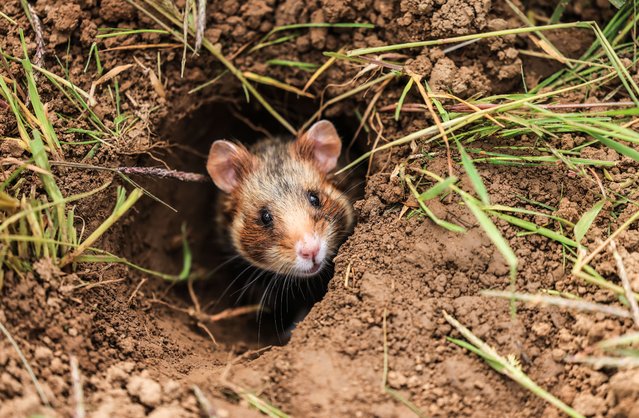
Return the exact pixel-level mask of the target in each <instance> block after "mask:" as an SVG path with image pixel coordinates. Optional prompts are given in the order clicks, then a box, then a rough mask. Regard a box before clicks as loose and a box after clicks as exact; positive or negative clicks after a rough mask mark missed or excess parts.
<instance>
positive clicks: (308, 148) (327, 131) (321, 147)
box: [295, 120, 342, 173]
mask: <svg viewBox="0 0 639 418" xmlns="http://www.w3.org/2000/svg"><path fill="white" fill-rule="evenodd" d="M295 148H296V150H297V152H298V154H299V155H300V156H302V157H305V158H310V159H312V160H313V161H315V164H316V165H317V167H318V168H319V169H320V170H321V171H323V172H325V173H328V172H329V171H331V170H332V169H334V168H335V166H336V165H337V159H338V158H339V155H340V153H341V152H342V140H341V139H340V138H339V135H338V134H337V130H336V129H335V126H333V124H332V123H331V122H329V121H327V120H320V121H319V122H315V123H314V124H313V126H311V127H310V129H309V130H308V131H306V133H304V134H303V135H302V136H301V137H300V138H299V139H298V140H297V141H295Z"/></svg>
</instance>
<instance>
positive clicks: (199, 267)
mask: <svg viewBox="0 0 639 418" xmlns="http://www.w3.org/2000/svg"><path fill="white" fill-rule="evenodd" d="M289 109H291V111H290V112H288V113H287V114H286V117H287V119H288V120H289V122H290V123H291V124H293V125H294V126H301V125H302V124H303V123H304V122H305V121H306V120H307V118H308V117H310V115H312V114H313V112H314V111H315V110H316V109H317V105H316V104H315V103H312V102H310V101H309V102H304V103H300V102H296V105H295V107H289ZM330 120H331V121H332V122H333V123H334V124H335V126H336V128H337V129H338V132H339V133H340V135H341V137H342V141H343V150H344V152H346V151H345V150H346V149H347V147H348V145H349V143H350V142H351V139H352V137H353V134H354V132H355V130H356V129H357V119H356V118H354V117H352V118H349V117H336V118H331V119H330ZM169 121H170V122H169V123H167V124H166V127H165V129H164V132H165V133H166V134H165V135H166V137H163V138H161V139H162V140H166V141H168V142H169V147H168V148H166V149H163V150H162V151H161V152H160V153H157V152H156V153H154V155H155V156H157V157H159V158H160V159H161V160H162V161H163V162H165V163H166V164H167V165H168V166H169V167H170V168H172V169H176V170H181V171H186V172H194V173H202V174H205V173H206V168H205V163H206V157H207V154H208V150H209V147H210V146H211V144H212V142H213V141H215V140H217V139H228V140H237V141H239V142H242V143H244V144H246V145H250V144H251V143H252V142H254V141H257V140H260V139H262V138H264V137H265V136H281V137H291V140H292V139H293V138H292V135H291V134H289V133H287V132H286V131H285V130H284V129H283V128H282V127H281V125H280V124H279V123H278V122H277V121H275V120H274V119H273V117H272V116H271V115H270V114H268V113H267V112H266V111H265V110H263V109H262V108H261V107H258V106H256V105H252V104H246V103H242V104H241V105H237V104H236V103H233V102H229V101H215V102H212V103H209V104H205V105H202V106H200V107H198V108H196V109H195V110H194V111H192V112H189V113H188V114H187V115H186V117H184V118H183V119H181V120H178V121H177V122H176V121H174V120H172V118H171V117H169ZM355 148H357V147H355ZM355 152H357V151H355ZM141 164H142V165H147V166H158V162H157V161H155V160H154V159H151V158H149V159H146V161H144V162H143V163H141ZM362 179H363V177H362ZM136 180H137V181H139V182H140V183H141V184H142V185H143V186H144V187H145V188H146V189H147V190H148V191H149V192H151V193H152V194H153V195H155V196H157V198H159V199H160V200H162V201H163V202H164V203H166V204H163V203H160V202H155V201H151V200H150V199H148V200H147V202H148V203H147V206H146V207H143V208H141V210H140V214H139V215H138V216H139V217H140V224H142V225H145V228H144V229H143V233H144V234H145V236H142V237H140V238H141V239H140V241H141V242H142V243H143V245H142V247H143V248H140V249H138V250H136V253H135V254H131V255H130V257H131V258H132V259H134V260H135V261H136V262H137V263H139V264H141V265H144V266H148V267H149V268H151V269H154V270H157V271H161V272H169V273H171V274H177V273H178V272H179V271H180V269H181V267H182V265H183V245H182V242H183V240H182V237H183V232H182V228H183V226H184V227H185V230H186V236H187V237H188V244H189V248H190V250H191V253H192V270H191V271H192V275H193V276H194V277H197V278H198V280H195V281H193V290H194V292H193V293H194V294H195V295H196V297H197V299H198V302H199V305H200V307H201V309H202V310H203V311H204V312H206V313H207V314H215V313H218V312H221V311H223V310H225V309H229V308H233V307H240V306H250V305H253V306H254V305H257V304H259V302H260V299H261V295H262V294H263V292H264V290H265V289H266V288H267V287H268V288H269V292H270V294H271V295H272V296H271V297H272V298H273V297H274V298H275V300H274V305H275V307H276V308H275V309H274V310H271V309H267V310H261V311H255V312H253V313H248V314H245V315H241V316H237V317H234V318H231V319H225V320H222V321H219V322H215V323H213V324H208V328H209V329H210V330H211V331H212V333H213V334H214V335H215V338H216V340H217V341H218V342H223V343H226V344H242V345H245V346H247V347H253V348H256V347H258V346H263V345H274V344H277V345H281V344H284V343H286V342H287V340H288V337H289V336H290V330H291V329H292V327H293V326H294V325H293V322H294V321H298V320H300V319H301V318H303V317H304V315H305V314H306V313H307V309H308V308H309V307H310V306H312V304H313V303H314V302H316V301H319V300H320V299H321V298H322V297H323V295H324V294H325V293H326V289H327V284H328V281H329V279H330V276H331V275H332V270H329V271H324V272H323V275H322V278H310V279H296V280H297V281H295V280H294V281H293V282H291V281H289V282H288V283H284V282H283V281H282V282H278V281H277V278H276V279H273V278H272V277H271V276H270V275H268V274H265V275H260V271H259V270H257V269H255V268H252V267H250V266H249V265H248V264H246V263H244V262H243V261H242V260H240V259H238V258H232V257H233V255H234V254H233V253H232V247H231V244H230V243H228V242H223V240H221V239H220V237H218V235H217V232H216V230H215V227H214V226H215V225H214V219H215V211H216V205H215V201H216V197H217V194H218V193H221V192H218V190H217V188H216V187H215V185H214V184H213V182H212V181H211V182H206V183H188V182H182V181H178V180H166V179H162V180H148V179H136ZM361 183H362V185H361V188H362V189H363V181H362V182H361ZM167 205H170V206H171V207H172V208H173V209H175V210H172V209H171V208H169V207H168V206H167ZM258 276H259V278H258ZM256 278H257V280H256V282H255V283H253V284H251V285H249V284H250V283H251V282H252V281H253V280H254V279H256ZM165 287H166V289H164V288H163V289H161V291H162V293H163V294H164V295H165V296H164V297H165V298H167V299H168V300H171V301H174V302H175V304H176V305H178V306H180V307H182V308H189V307H193V306H194V304H193V301H192V296H191V294H190V292H189V291H188V287H187V285H186V283H177V284H168V283H167V284H166V286H165Z"/></svg>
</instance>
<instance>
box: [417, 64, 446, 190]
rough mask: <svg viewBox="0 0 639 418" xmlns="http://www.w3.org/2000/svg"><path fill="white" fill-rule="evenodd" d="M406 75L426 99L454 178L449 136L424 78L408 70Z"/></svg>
mask: <svg viewBox="0 0 639 418" xmlns="http://www.w3.org/2000/svg"><path fill="white" fill-rule="evenodd" d="M406 73H407V74H408V75H409V76H410V77H412V78H413V80H415V85H416V86H417V90H418V91H419V93H420V94H421V96H422V99H424V103H426V106H427V107H428V112H429V113H430V115H431V116H432V117H433V121H435V125H437V129H438V130H439V133H440V135H441V137H442V139H443V140H444V144H445V145H446V161H447V162H448V176H449V177H452V176H453V174H454V173H453V159H452V157H451V155H450V144H449V143H448V135H446V130H445V129H444V126H443V125H442V121H441V119H440V118H439V115H438V114H437V112H435V108H434V107H433V101H432V100H431V98H430V97H429V95H428V93H426V89H424V85H423V84H422V76H421V75H419V74H415V73H413V72H412V71H409V70H406Z"/></svg>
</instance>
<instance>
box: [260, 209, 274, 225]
mask: <svg viewBox="0 0 639 418" xmlns="http://www.w3.org/2000/svg"><path fill="white" fill-rule="evenodd" d="M260 221H261V222H262V225H264V226H272V225H273V215H271V212H269V210H268V209H266V208H263V209H262V210H260Z"/></svg>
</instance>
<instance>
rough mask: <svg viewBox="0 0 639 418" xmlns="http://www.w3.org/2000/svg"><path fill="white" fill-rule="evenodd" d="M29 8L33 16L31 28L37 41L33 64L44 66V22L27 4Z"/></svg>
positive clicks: (30, 5) (29, 4)
mask: <svg viewBox="0 0 639 418" xmlns="http://www.w3.org/2000/svg"><path fill="white" fill-rule="evenodd" d="M27 4H28V7H29V14H30V15H31V19H29V20H30V21H31V26H33V31H34V32H35V41H36V53H35V55H34V57H33V63H34V64H35V65H37V66H38V67H41V66H42V61H43V59H44V37H43V36H42V22H41V21H40V18H39V17H38V15H37V14H36V11H35V9H34V8H33V5H32V4H31V3H27Z"/></svg>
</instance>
